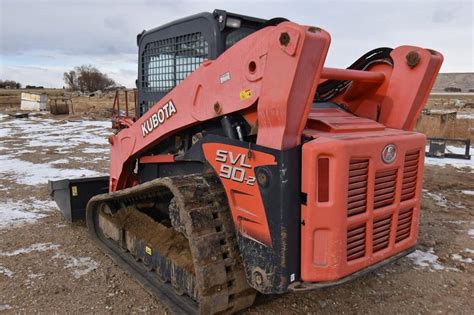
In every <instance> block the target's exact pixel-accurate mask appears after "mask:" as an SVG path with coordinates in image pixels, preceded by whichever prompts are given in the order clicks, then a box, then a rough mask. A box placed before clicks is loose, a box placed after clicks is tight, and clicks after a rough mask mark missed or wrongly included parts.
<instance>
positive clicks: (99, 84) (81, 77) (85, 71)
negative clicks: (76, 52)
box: [64, 65, 117, 92]
mask: <svg viewBox="0 0 474 315" xmlns="http://www.w3.org/2000/svg"><path fill="white" fill-rule="evenodd" d="M64 82H65V83H66V85H67V86H68V87H69V89H71V90H73V91H77V90H80V91H82V92H86V91H87V92H93V91H97V90H106V89H109V88H113V87H116V86H117V84H116V83H115V81H114V80H112V79H110V78H109V77H108V76H107V75H106V74H104V73H102V72H100V71H99V70H98V69H97V68H95V67H93V66H92V65H82V66H80V67H75V68H74V70H71V71H69V72H65V73H64Z"/></svg>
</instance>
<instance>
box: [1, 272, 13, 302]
mask: <svg viewBox="0 0 474 315" xmlns="http://www.w3.org/2000/svg"><path fill="white" fill-rule="evenodd" d="M14 274H15V273H14V272H13V271H11V270H10V269H8V268H7V267H4V266H2V265H0V275H4V276H6V277H8V278H11V277H13V275H14ZM0 311H1V309H0Z"/></svg>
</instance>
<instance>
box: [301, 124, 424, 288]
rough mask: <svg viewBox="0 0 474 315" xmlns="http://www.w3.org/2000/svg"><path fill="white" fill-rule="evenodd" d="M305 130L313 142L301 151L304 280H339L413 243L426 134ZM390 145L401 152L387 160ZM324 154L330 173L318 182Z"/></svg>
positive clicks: (388, 131)
mask: <svg viewBox="0 0 474 315" xmlns="http://www.w3.org/2000/svg"><path fill="white" fill-rule="evenodd" d="M305 134H311V135H312V136H313V137H315V139H314V140H312V141H310V142H307V143H305V144H304V145H303V148H302V169H303V170H304V172H303V173H302V182H301V184H302V191H303V192H304V193H306V194H307V203H306V205H302V207H301V218H302V220H303V221H304V222H305V224H304V225H303V226H302V230H301V251H302V252H301V277H302V280H303V281H307V282H325V281H334V280H337V279H340V278H343V277H344V276H347V275H349V274H351V273H354V272H356V271H358V270H361V269H363V268H365V267H368V266H370V265H372V264H374V263H376V262H379V261H381V260H384V259H387V258H389V257H391V256H393V255H395V254H397V253H399V252H402V251H403V250H405V249H408V248H410V247H412V246H414V245H415V243H416V238H417V234H418V217H419V210H420V194H421V182H422V176H423V174H422V171H423V157H424V147H425V139H426V138H425V136H424V135H422V134H418V133H414V132H405V131H400V130H395V129H385V130H382V131H366V132H358V133H327V132H319V131H315V130H305ZM389 144H394V145H395V148H396V152H397V153H396V157H395V160H394V161H393V162H391V163H388V164H387V163H386V162H384V161H383V160H382V151H383V150H384V148H385V147H386V146H387V145H389ZM321 159H322V161H323V163H318V162H319V161H320V160H321ZM326 159H327V160H329V174H330V176H329V178H328V179H324V178H323V179H322V180H321V179H319V178H318V176H319V174H325V173H326V172H324V171H322V170H319V169H318V167H327V165H328V164H327V162H325V161H326ZM318 185H324V186H325V187H323V188H324V189H322V190H321V189H320V188H321V187H318ZM326 187H327V188H328V190H329V191H328V192H327V191H326V189H327V188H326ZM321 191H322V192H323V194H324V195H323V196H322V198H320V196H319V194H320V193H321ZM326 194H328V196H329V197H328V198H327V197H326V196H325V195H326Z"/></svg>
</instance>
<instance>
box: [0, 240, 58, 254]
mask: <svg viewBox="0 0 474 315" xmlns="http://www.w3.org/2000/svg"><path fill="white" fill-rule="evenodd" d="M59 247H61V245H58V244H53V243H50V242H48V243H36V244H32V245H30V246H28V247H23V248H19V249H16V250H14V251H11V252H4V251H0V257H12V256H17V255H23V254H28V253H32V252H45V251H48V250H56V249H58V248H59Z"/></svg>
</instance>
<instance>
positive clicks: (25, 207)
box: [0, 197, 58, 230]
mask: <svg viewBox="0 0 474 315" xmlns="http://www.w3.org/2000/svg"><path fill="white" fill-rule="evenodd" d="M56 209H58V207H57V206H56V203H55V202H53V201H51V200H38V199H35V198H31V197H30V198H28V199H25V200H21V201H13V200H5V201H0V230H1V229H4V228H10V227H16V226H19V225H23V224H27V223H34V222H36V221H37V220H38V219H41V218H43V217H45V216H46V215H47V213H48V212H50V211H53V210H56Z"/></svg>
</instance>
